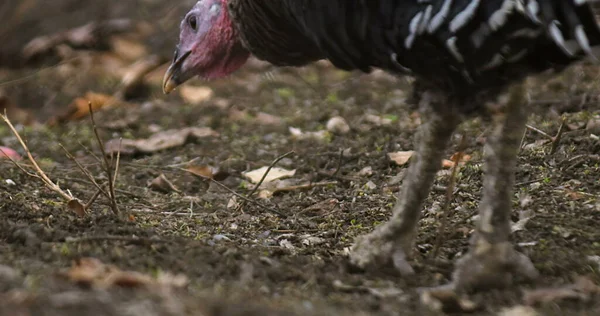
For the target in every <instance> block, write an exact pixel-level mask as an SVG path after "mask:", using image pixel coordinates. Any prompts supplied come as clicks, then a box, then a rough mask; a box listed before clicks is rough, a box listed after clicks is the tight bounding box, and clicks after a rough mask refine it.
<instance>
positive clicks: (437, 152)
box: [350, 91, 460, 275]
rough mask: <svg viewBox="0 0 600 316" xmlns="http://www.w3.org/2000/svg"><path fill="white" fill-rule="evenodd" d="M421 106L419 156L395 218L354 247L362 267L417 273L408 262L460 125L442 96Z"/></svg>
mask: <svg viewBox="0 0 600 316" xmlns="http://www.w3.org/2000/svg"><path fill="white" fill-rule="evenodd" d="M419 105H420V109H421V112H422V114H423V122H424V123H423V124H422V125H421V126H420V127H419V130H418V133H417V139H416V144H417V148H416V153H415V155H414V156H413V157H412V158H411V159H412V160H411V162H410V166H409V168H408V172H407V175H406V178H405V180H404V183H403V184H402V191H401V192H400V195H399V201H398V203H397V204H396V206H395V207H394V210H393V215H392V218H391V219H390V220H389V221H388V222H386V223H384V224H382V225H380V226H378V227H377V228H376V229H375V230H374V231H373V232H371V233H370V234H367V235H365V236H361V237H359V238H358V239H357V240H356V242H355V244H354V246H353V248H352V252H351V255H350V260H351V262H352V264H354V265H356V266H358V267H360V268H367V267H372V266H375V267H381V266H388V265H389V264H393V266H394V267H395V268H396V269H397V270H398V271H399V272H400V273H401V274H403V275H409V274H412V273H413V269H412V267H411V266H410V265H409V264H408V261H407V259H408V256H409V255H410V251H411V249H412V244H413V240H414V235H415V233H416V227H417V222H418V221H419V215H420V211H421V207H422V205H423V201H424V200H425V199H426V198H427V196H428V195H429V191H430V190H431V185H432V184H433V180H434V178H435V175H436V173H437V171H438V170H439V169H440V167H441V161H442V156H443V154H444V150H445V148H446V146H447V143H448V141H449V140H450V137H451V135H452V132H453V131H454V130H455V129H456V126H457V125H458V124H459V123H460V115H459V114H458V113H457V112H456V111H455V110H454V109H455V108H454V107H452V105H453V104H449V103H448V100H447V98H445V97H444V95H442V94H440V93H436V92H434V91H426V92H424V93H423V95H422V97H421V100H420V104H419Z"/></svg>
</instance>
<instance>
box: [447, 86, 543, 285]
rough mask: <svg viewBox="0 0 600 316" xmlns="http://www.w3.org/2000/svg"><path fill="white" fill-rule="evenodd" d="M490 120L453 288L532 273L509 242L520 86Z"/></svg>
mask: <svg viewBox="0 0 600 316" xmlns="http://www.w3.org/2000/svg"><path fill="white" fill-rule="evenodd" d="M493 119H494V125H493V130H492V132H491V134H490V135H489V137H488V139H487V141H486V146H485V148H484V155H485V158H484V159H485V165H484V168H485V169H484V173H485V175H484V179H483V197H482V200H481V202H480V204H479V215H480V218H479V222H478V224H477V227H476V231H475V234H474V235H473V237H472V239H471V246H470V249H469V252H468V253H467V254H466V255H465V256H464V257H463V258H461V259H459V260H458V262H457V263H456V270H455V271H454V274H453V282H452V283H451V284H450V285H451V286H453V287H454V288H455V289H457V290H471V289H473V290H474V289H477V288H489V287H499V286H504V285H508V284H509V283H510V282H511V281H512V276H514V275H520V276H523V277H525V278H528V279H533V278H535V277H537V275H538V272H537V271H536V269H535V268H534V266H533V264H532V263H531V261H530V260H529V258H527V257H526V256H525V255H523V254H521V253H519V252H517V251H516V250H514V248H513V246H512V244H511V243H510V241H509V237H510V233H511V227H510V225H511V221H510V213H511V198H512V189H513V185H514V180H515V169H516V164H517V153H518V150H519V144H520V141H521V137H522V136H523V132H524V129H525V124H526V122H527V111H526V104H525V84H516V85H514V86H513V87H511V89H510V90H509V100H508V102H507V104H506V107H505V109H504V113H502V114H498V115H495V117H493Z"/></svg>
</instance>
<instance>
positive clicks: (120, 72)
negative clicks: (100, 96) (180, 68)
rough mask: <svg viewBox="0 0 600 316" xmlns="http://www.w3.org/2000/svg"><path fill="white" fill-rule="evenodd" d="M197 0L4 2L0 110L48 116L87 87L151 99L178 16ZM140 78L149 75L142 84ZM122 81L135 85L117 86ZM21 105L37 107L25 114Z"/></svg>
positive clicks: (169, 50) (0, 27)
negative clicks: (19, 110)
mask: <svg viewBox="0 0 600 316" xmlns="http://www.w3.org/2000/svg"><path fill="white" fill-rule="evenodd" d="M194 3H195V1H193V0H180V1H165V0H125V1H122V0H51V1H50V0H3V1H1V2H0V21H2V24H1V25H0V43H1V44H0V110H7V111H8V112H9V116H12V117H15V119H17V120H21V121H30V122H31V121H40V122H46V121H48V120H49V119H52V118H53V117H55V116H56V114H57V111H58V112H60V111H61V110H62V109H61V108H62V107H64V106H65V105H66V104H69V103H70V102H71V101H72V100H73V99H74V98H77V97H80V96H82V94H85V93H86V92H89V91H93V92H94V93H105V94H107V95H112V94H114V93H120V94H127V95H126V97H125V99H128V98H136V97H144V98H147V97H148V93H149V91H153V90H156V89H148V85H150V86H153V85H157V84H158V85H159V84H160V83H159V81H160V77H161V76H162V73H163V72H164V68H165V67H166V63H167V62H168V61H169V60H170V58H171V54H172V52H173V50H174V45H175V44H176V41H177V38H178V27H179V21H180V20H181V18H182V17H183V15H184V14H185V13H186V12H187V10H189V8H191V6H192V5H193V4H194ZM161 66H162V68H161ZM127 75H128V76H129V78H125V76H127ZM141 77H146V79H144V80H148V81H147V82H144V83H143V84H142V83H141ZM124 79H125V80H130V81H131V80H133V81H136V82H133V83H132V82H125V83H124V82H123V80H124ZM123 85H129V86H127V87H121V90H119V87H120V86H123ZM142 86H143V87H142ZM140 88H143V89H140ZM124 90H127V91H124ZM120 96H121V97H122V95H120ZM16 108H19V109H30V108H35V109H36V110H37V111H36V113H28V114H26V115H27V116H31V115H35V117H26V118H24V117H20V116H23V115H25V114H24V113H21V114H18V113H15V112H18V111H17V110H15V109H16ZM10 112H13V114H12V115H11V113H10ZM19 115H20V116H19Z"/></svg>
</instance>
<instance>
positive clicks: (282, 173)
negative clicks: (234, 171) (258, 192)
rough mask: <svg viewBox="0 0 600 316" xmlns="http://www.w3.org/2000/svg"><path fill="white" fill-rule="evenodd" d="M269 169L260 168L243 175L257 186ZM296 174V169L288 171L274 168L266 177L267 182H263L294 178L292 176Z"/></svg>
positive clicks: (265, 181)
mask: <svg viewBox="0 0 600 316" xmlns="http://www.w3.org/2000/svg"><path fill="white" fill-rule="evenodd" d="M267 169H269V167H267V166H265V167H261V168H258V169H256V170H252V171H247V172H242V175H243V176H244V177H246V178H247V179H248V180H250V182H252V183H255V184H256V183H258V182H259V181H260V179H262V177H263V175H264V174H265V172H267ZM294 174H296V169H294V170H287V169H284V168H279V167H273V168H271V170H269V173H268V174H267V176H266V177H265V180H264V181H263V183H269V182H271V181H274V180H277V179H282V178H288V177H292V176H294Z"/></svg>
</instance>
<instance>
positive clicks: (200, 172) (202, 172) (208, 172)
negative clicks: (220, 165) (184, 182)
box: [185, 166, 214, 179]
mask: <svg viewBox="0 0 600 316" xmlns="http://www.w3.org/2000/svg"><path fill="white" fill-rule="evenodd" d="M185 170H186V171H187V172H189V173H191V174H194V175H197V176H199V177H201V178H208V179H212V178H213V175H214V168H212V167H210V166H189V167H187V168H186V169H185Z"/></svg>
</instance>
